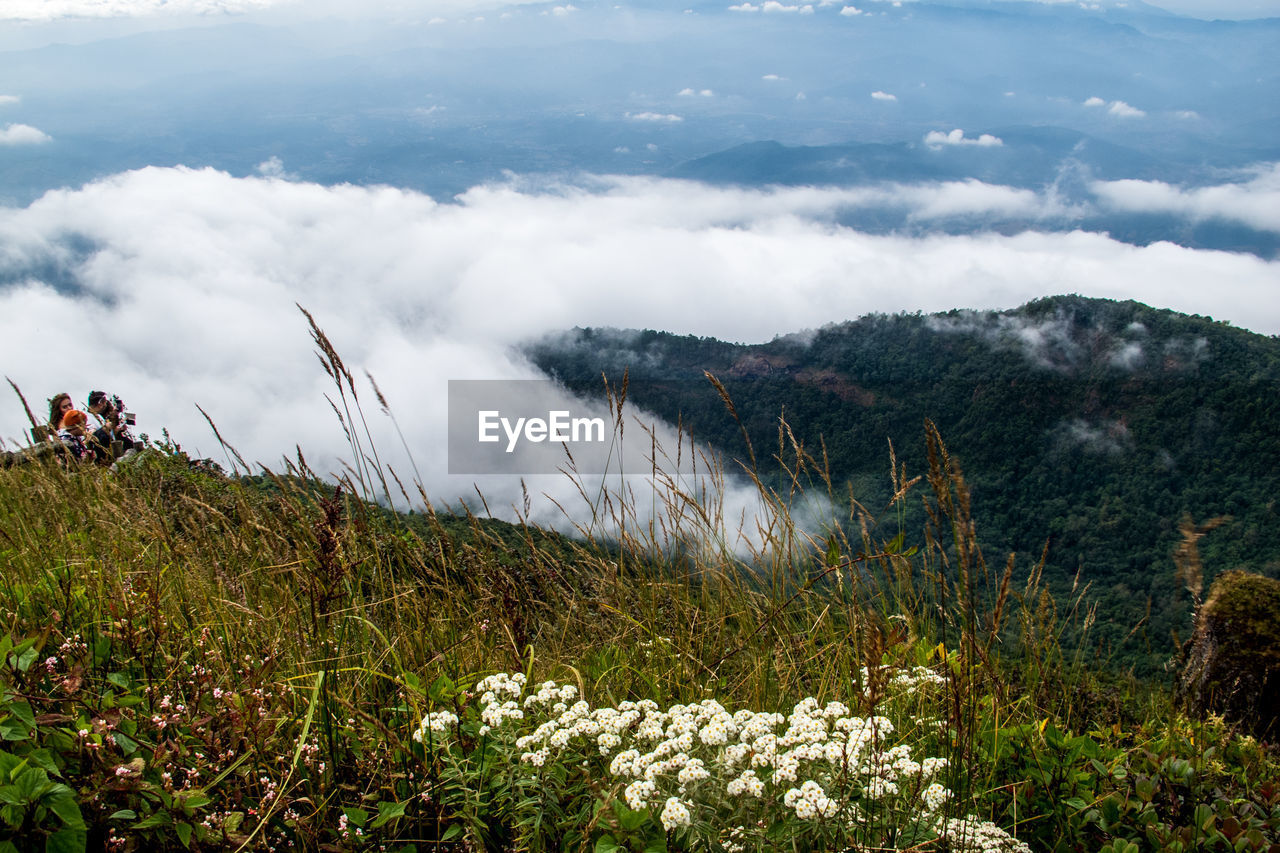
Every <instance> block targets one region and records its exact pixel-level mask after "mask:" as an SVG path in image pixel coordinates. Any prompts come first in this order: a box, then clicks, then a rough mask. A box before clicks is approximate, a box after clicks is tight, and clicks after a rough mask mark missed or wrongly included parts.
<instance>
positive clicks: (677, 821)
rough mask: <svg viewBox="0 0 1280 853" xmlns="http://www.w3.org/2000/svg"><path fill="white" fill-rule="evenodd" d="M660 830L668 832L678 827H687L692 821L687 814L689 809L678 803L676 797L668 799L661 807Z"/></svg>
mask: <svg viewBox="0 0 1280 853" xmlns="http://www.w3.org/2000/svg"><path fill="white" fill-rule="evenodd" d="M661 820H662V828H663V829H665V830H667V831H668V832H670V831H671V830H673V829H675V828H676V827H678V826H688V825H689V824H690V823H691V822H692V820H693V817H692V815H690V814H689V807H688V806H686V805H685V804H684V803H682V802H680V799H679V798H678V797H668V798H667V803H666V805H664V806H663V807H662V815H661Z"/></svg>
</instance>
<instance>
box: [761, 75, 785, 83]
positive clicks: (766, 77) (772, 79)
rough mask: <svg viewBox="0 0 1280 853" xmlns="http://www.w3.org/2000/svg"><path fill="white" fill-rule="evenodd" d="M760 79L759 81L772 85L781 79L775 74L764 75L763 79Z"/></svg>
mask: <svg viewBox="0 0 1280 853" xmlns="http://www.w3.org/2000/svg"><path fill="white" fill-rule="evenodd" d="M760 79H761V80H768V81H769V82H770V83H773V82H776V81H778V80H781V79H782V78H781V77H779V76H778V75H777V74H766V75H764V76H763V77H761V78H760Z"/></svg>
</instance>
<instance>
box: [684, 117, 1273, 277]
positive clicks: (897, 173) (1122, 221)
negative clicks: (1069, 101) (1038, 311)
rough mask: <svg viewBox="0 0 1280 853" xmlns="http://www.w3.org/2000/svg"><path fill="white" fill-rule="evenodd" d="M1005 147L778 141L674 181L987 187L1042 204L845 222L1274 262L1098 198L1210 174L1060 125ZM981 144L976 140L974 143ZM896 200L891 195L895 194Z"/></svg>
mask: <svg viewBox="0 0 1280 853" xmlns="http://www.w3.org/2000/svg"><path fill="white" fill-rule="evenodd" d="M987 135H988V136H989V137H990V138H991V139H993V140H998V142H999V144H991V145H988V146H981V145H972V144H971V145H948V144H941V143H940V144H937V145H934V146H930V145H928V144H926V143H924V142H923V141H917V142H897V143H879V142H872V143H845V144H840V145H815V146H788V145H782V144H781V143H778V142H754V143H748V144H744V145H739V146H736V147H734V148H731V149H729V150H727V151H721V152H717V153H715V154H710V155H707V156H705V157H699V158H696V159H694V160H690V161H688V162H686V163H682V164H680V165H679V166H677V167H675V168H673V169H671V170H669V171H668V172H667V174H668V175H669V176H671V177H676V178H684V179H689V180H696V181H702V182H705V183H711V184H721V185H735V186H748V187H749V186H765V185H773V186H824V187H870V188H874V187H885V186H886V185H898V186H899V187H903V186H905V187H911V186H918V185H923V184H928V183H936V182H965V181H974V180H976V181H982V182H984V183H988V184H992V185H997V186H1002V187H1015V188H1019V189H1025V190H1030V191H1033V192H1036V193H1039V194H1040V195H1041V201H1040V203H1039V204H1037V205H1036V206H1035V209H1034V210H1033V211H1031V212H1030V213H1028V212H1027V211H1025V210H1012V211H1001V210H999V209H992V210H977V211H974V212H965V211H958V212H956V213H953V214H950V215H945V214H944V215H932V216H929V217H928V218H927V219H926V220H921V219H920V218H918V217H917V216H916V215H915V211H913V210H912V209H910V208H909V207H908V206H905V205H903V206H901V207H899V208H896V209H895V207H894V206H893V204H892V202H882V203H879V204H868V205H866V206H865V207H861V208H856V207H851V208H850V210H849V211H848V212H846V213H845V214H844V215H842V216H841V218H840V222H841V224H843V225H847V226H849V227H852V228H857V229H859V230H861V231H866V232H870V233H887V232H891V231H892V232H898V233H908V234H918V233H924V232H939V231H941V232H944V233H952V234H958V233H959V234H962V233H972V232H975V231H979V230H997V231H1002V232H1006V233H1011V232H1015V231H1020V230H1026V229H1040V230H1045V229H1048V230H1069V229H1077V228H1079V229H1083V230H1088V231H1100V232H1103V231H1104V232H1107V233H1109V234H1110V235H1111V236H1112V237H1114V238H1115V239H1118V240H1123V241H1125V242H1128V243H1134V244H1137V245H1146V244H1148V243H1152V242H1156V241H1158V240H1169V241H1172V242H1177V243H1179V244H1181V245H1184V246H1189V247H1192V248H1203V249H1223V250H1228V251H1242V252H1251V253H1253V254H1257V255H1260V256H1262V257H1268V258H1270V257H1275V256H1276V254H1277V252H1278V251H1280V233H1277V232H1275V231H1268V230H1261V229H1257V228H1252V227H1249V226H1248V225H1245V224H1242V223H1238V222H1226V221H1224V220H1221V219H1213V218H1207V219H1201V220H1190V219H1187V218H1186V217H1182V216H1175V215H1172V214H1160V213H1134V212H1125V211H1113V210H1109V209H1108V208H1107V206H1106V205H1105V204H1099V203H1098V202H1099V200H1098V198H1097V196H1096V194H1095V193H1094V191H1093V190H1092V185H1093V183H1094V182H1096V181H1122V180H1142V181H1163V180H1166V179H1167V176H1169V175H1175V174H1176V175H1179V176H1180V177H1181V179H1182V181H1183V182H1185V183H1188V184H1195V183H1196V182H1198V181H1207V180H1210V179H1211V175H1212V171H1213V170H1210V169H1207V168H1204V167H1203V166H1197V165H1196V164H1189V163H1182V162H1176V161H1173V160H1170V159H1168V158H1166V157H1163V156H1161V155H1158V154H1154V153H1149V152H1145V151H1141V150H1138V149H1135V148H1129V147H1126V146H1122V145H1116V144H1114V143H1111V142H1107V141H1105V140H1102V139H1098V138H1095V137H1091V136H1088V135H1087V134H1084V133H1081V132H1079V131H1075V130H1071V129H1070V128H1064V127H1053V126H1040V127H1030V126H1017V127H1003V128H993V129H991V130H990V131H989V132H988V133H987ZM975 138H977V137H975ZM889 195H892V191H891V192H890V193H889Z"/></svg>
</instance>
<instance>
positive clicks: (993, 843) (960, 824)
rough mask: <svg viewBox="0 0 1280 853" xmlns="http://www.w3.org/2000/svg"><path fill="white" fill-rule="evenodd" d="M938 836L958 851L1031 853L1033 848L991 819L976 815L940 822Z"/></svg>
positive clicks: (962, 852)
mask: <svg viewBox="0 0 1280 853" xmlns="http://www.w3.org/2000/svg"><path fill="white" fill-rule="evenodd" d="M937 832H938V837H939V838H945V839H946V840H947V843H948V845H949V846H950V849H952V850H955V851H956V853H1031V848H1030V847H1028V846H1027V845H1026V844H1024V843H1022V842H1021V841H1019V840H1018V839H1016V838H1014V837H1013V836H1011V835H1009V833H1007V832H1005V831H1004V830H1003V829H1001V828H1000V827H998V826H996V825H995V824H994V823H991V822H990V821H986V820H983V821H980V820H978V819H977V818H976V817H972V816H970V817H966V818H953V819H951V820H946V821H942V822H940V824H939V826H938V829H937Z"/></svg>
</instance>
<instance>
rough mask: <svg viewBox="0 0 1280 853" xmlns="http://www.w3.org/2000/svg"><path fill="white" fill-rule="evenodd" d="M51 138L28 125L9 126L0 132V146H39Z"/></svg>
mask: <svg viewBox="0 0 1280 853" xmlns="http://www.w3.org/2000/svg"><path fill="white" fill-rule="evenodd" d="M52 139H53V137H51V136H49V134H47V133H45V132H44V131H43V130H40V129H38V128H34V127H32V126H31V125H29V124H10V125H7V126H6V127H5V128H4V130H0V145H40V144H41V143H44V142H49V141H51V140H52Z"/></svg>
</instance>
